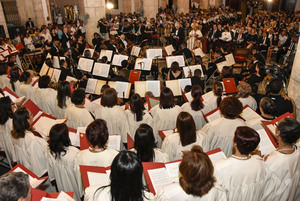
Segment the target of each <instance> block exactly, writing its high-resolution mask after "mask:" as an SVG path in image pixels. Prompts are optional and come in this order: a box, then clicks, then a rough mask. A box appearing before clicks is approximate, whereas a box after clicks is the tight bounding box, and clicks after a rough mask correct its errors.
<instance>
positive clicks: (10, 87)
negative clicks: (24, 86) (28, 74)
mask: <svg viewBox="0 0 300 201" xmlns="http://www.w3.org/2000/svg"><path fill="white" fill-rule="evenodd" d="M14 85H15V90H13V88H12V86H11V83H9V85H8V86H7V87H8V88H9V89H10V90H12V91H14V92H15V94H17V95H19V94H20V85H21V83H20V82H19V81H16V82H15V83H14Z"/></svg>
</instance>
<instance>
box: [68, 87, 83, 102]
mask: <svg viewBox="0 0 300 201" xmlns="http://www.w3.org/2000/svg"><path fill="white" fill-rule="evenodd" d="M84 99H85V92H84V90H83V89H76V90H75V91H73V93H72V95H71V101H72V103H74V104H75V105H81V104H82V103H83V102H84Z"/></svg>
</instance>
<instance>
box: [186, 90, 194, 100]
mask: <svg viewBox="0 0 300 201" xmlns="http://www.w3.org/2000/svg"><path fill="white" fill-rule="evenodd" d="M185 97H186V98H187V100H188V101H189V102H192V101H193V97H192V92H189V93H186V94H185Z"/></svg>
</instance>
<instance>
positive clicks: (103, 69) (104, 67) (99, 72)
mask: <svg viewBox="0 0 300 201" xmlns="http://www.w3.org/2000/svg"><path fill="white" fill-rule="evenodd" d="M109 70H110V65H109V64H103V63H95V64H94V69H93V75H96V76H100V77H108V74H109Z"/></svg>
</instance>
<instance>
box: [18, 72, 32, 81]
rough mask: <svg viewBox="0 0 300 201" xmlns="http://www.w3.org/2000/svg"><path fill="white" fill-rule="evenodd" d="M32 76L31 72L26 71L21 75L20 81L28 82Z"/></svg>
mask: <svg viewBox="0 0 300 201" xmlns="http://www.w3.org/2000/svg"><path fill="white" fill-rule="evenodd" d="M30 76H31V74H30V72H28V71H24V72H23V73H22V75H21V76H20V82H27V81H28V79H29V78H30Z"/></svg>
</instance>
